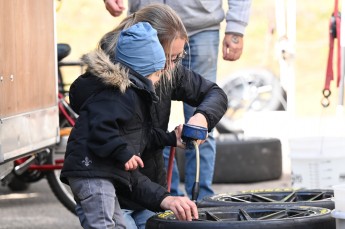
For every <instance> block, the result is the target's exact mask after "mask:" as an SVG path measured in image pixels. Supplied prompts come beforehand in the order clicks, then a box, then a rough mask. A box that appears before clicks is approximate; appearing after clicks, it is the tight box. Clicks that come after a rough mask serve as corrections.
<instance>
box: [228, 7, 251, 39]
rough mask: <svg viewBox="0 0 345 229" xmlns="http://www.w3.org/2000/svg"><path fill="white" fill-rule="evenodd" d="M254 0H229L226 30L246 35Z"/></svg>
mask: <svg viewBox="0 0 345 229" xmlns="http://www.w3.org/2000/svg"><path fill="white" fill-rule="evenodd" d="M251 4H252V0H228V6H229V9H228V11H227V12H226V16H225V20H226V28H225V32H233V33H239V34H242V35H244V31H245V28H246V26H247V25H248V21H249V16H250V7H251Z"/></svg>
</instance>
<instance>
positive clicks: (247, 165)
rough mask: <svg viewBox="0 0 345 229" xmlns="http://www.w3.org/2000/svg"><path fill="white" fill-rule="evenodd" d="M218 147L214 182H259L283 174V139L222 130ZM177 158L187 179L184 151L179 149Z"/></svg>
mask: <svg viewBox="0 0 345 229" xmlns="http://www.w3.org/2000/svg"><path fill="white" fill-rule="evenodd" d="M178 151H179V150H178ZM216 151H217V152H216V161H215V168H214V175H213V183H250V182H259V181H267V180H274V179H279V178H280V177H281V175H282V151H281V142H280V140H279V139H276V138H244V139H238V138H237V137H236V135H233V134H220V135H219V136H218V137H217V138H216ZM176 159H177V164H178V167H179V172H180V178H181V181H184V166H185V159H184V154H183V153H181V152H177V153H176Z"/></svg>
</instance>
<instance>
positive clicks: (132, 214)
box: [122, 209, 156, 229]
mask: <svg viewBox="0 0 345 229" xmlns="http://www.w3.org/2000/svg"><path fill="white" fill-rule="evenodd" d="M122 212H123V216H124V219H125V222H126V225H127V229H137V228H138V229H145V225H146V221H147V220H148V219H149V218H150V217H151V216H153V215H155V214H156V213H154V212H152V211H149V210H140V211H133V210H128V209H122Z"/></svg>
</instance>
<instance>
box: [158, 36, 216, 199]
mask: <svg viewBox="0 0 345 229" xmlns="http://www.w3.org/2000/svg"><path fill="white" fill-rule="evenodd" d="M189 46H190V50H189V49H188V46H186V47H185V50H186V51H187V53H188V54H187V55H186V57H185V59H183V61H182V64H183V65H184V66H186V67H187V68H190V69H191V70H193V71H194V72H196V73H198V74H200V75H201V76H203V77H204V78H206V79H208V80H210V81H212V82H216V78H217V62H218V48H219V31H218V30H212V31H203V32H200V33H197V34H195V35H192V36H190V37H189ZM183 110H184V116H185V122H186V123H187V122H188V120H189V118H190V117H191V116H193V114H194V111H195V108H194V107H191V106H189V105H187V104H183ZM199 151H200V192H199V197H198V200H200V199H202V198H203V197H205V196H209V195H213V194H214V192H213V190H212V179H213V172H214V163H215V157H216V144H215V140H214V138H213V136H212V134H209V137H208V139H207V141H206V142H205V143H204V144H202V145H200V147H199ZM163 154H164V159H165V166H166V168H167V167H168V162H169V154H170V147H166V148H165V149H164V151H163ZM185 157H186V164H185V190H186V193H187V195H188V196H189V197H190V198H191V196H192V189H193V184H194V181H195V150H186V152H185ZM179 183H180V177H179V172H178V169H177V166H176V163H175V162H174V166H173V172H172V181H171V188H170V191H171V194H172V195H175V196H181V195H183V192H182V191H181V190H180V189H179Z"/></svg>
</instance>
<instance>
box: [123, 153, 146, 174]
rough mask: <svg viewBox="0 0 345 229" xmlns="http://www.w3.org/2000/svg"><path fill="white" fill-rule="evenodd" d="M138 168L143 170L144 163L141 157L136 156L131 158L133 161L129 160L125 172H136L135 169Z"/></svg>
mask: <svg viewBox="0 0 345 229" xmlns="http://www.w3.org/2000/svg"><path fill="white" fill-rule="evenodd" d="M138 166H140V167H141V168H143V167H144V162H143V161H142V160H141V158H140V157H138V156H136V155H134V156H133V157H131V159H129V160H128V161H127V162H126V164H125V170H127V171H131V170H135V169H137V168H138Z"/></svg>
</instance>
